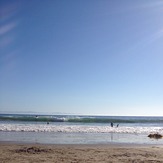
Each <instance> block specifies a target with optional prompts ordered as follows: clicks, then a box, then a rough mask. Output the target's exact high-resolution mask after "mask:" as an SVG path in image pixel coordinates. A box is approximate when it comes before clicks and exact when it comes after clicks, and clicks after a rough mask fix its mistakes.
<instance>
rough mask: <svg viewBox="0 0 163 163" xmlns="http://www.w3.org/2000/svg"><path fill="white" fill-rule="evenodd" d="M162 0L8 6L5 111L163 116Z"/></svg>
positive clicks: (1, 64)
mask: <svg viewBox="0 0 163 163" xmlns="http://www.w3.org/2000/svg"><path fill="white" fill-rule="evenodd" d="M162 15H163V1H162V0H148V1H146V0H137V1H130V0H123V1H121V0H116V1H114V0H87V1H83V0H77V1H76V0H70V1H67V0H54V1H50V0H47V1H39V0H33V1H28V0H14V1H13V0H8V1H5V0H1V2H0V18H1V19H0V112H42V113H47V112H48V113H56V112H59V113H63V114H64V113H72V114H83V115H117V116H121V115H123V116H128V115H133V116H135V115H139V116H163V100H162V99H163V84H162V83H163V73H162V72H163V19H162Z"/></svg>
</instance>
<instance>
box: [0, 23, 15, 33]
mask: <svg viewBox="0 0 163 163" xmlns="http://www.w3.org/2000/svg"><path fill="white" fill-rule="evenodd" d="M16 26H17V22H12V23H9V24H5V25H3V26H1V27H0V35H4V34H6V33H8V32H9V31H11V30H12V29H14V28H15V27H16Z"/></svg>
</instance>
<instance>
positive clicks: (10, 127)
mask: <svg viewBox="0 0 163 163" xmlns="http://www.w3.org/2000/svg"><path fill="white" fill-rule="evenodd" d="M0 131H19V132H20V131H24V132H25V131H27V132H65V133H73V132H76V133H134V134H141V133H157V132H158V133H160V134H163V128H162V127H118V128H117V127H110V126H91V125H88V126H86V125H45V124H0Z"/></svg>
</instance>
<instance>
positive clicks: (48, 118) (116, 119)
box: [0, 115, 163, 123]
mask: <svg viewBox="0 0 163 163" xmlns="http://www.w3.org/2000/svg"><path fill="white" fill-rule="evenodd" d="M0 121H26V122H73V123H111V122H113V123H163V117H129V116H72V115H55V116H52V115H37V116H35V115H0Z"/></svg>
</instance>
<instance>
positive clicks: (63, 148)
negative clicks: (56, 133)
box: [0, 143, 163, 163]
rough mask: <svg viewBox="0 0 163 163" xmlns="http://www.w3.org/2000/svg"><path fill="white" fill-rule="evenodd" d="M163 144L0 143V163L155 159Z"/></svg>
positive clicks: (138, 162) (102, 162)
mask: <svg viewBox="0 0 163 163" xmlns="http://www.w3.org/2000/svg"><path fill="white" fill-rule="evenodd" d="M162 153H163V146H156V145H145V146H144V145H140V146H139V145H44V144H41V145H40V144H18V143H17V144H16V143H0V162H1V163H9V162H10V163H11V162H12V163H18V162H21V163H35V162H36V163H37V162H39V163H40V162H48V163H51V162H53V163H61V162H65V163H78V162H81V163H95V162H98V163H99V162H100V163H105V162H106V163H112V162H113V163H114V162H118V163H119V162H121V163H123V162H124V163H146V162H150V163H158V162H163V155H162Z"/></svg>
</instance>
